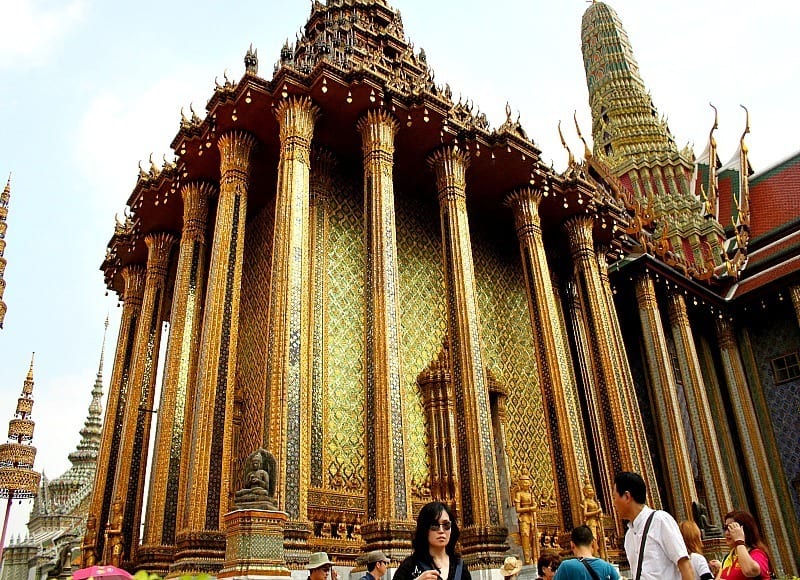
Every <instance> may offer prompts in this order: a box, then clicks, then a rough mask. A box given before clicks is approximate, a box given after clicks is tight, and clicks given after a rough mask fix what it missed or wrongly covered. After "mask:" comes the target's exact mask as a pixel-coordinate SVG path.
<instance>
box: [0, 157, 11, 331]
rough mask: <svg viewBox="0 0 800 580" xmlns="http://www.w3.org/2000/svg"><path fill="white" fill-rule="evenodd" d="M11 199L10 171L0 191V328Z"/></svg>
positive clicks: (3, 306) (4, 313)
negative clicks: (7, 220) (0, 191)
mask: <svg viewBox="0 0 800 580" xmlns="http://www.w3.org/2000/svg"><path fill="white" fill-rule="evenodd" d="M10 200H11V173H9V174H8V181H6V186H5V188H4V189H3V193H0V328H3V319H4V318H5V317H6V310H7V307H6V303H5V302H3V291H4V290H5V289H6V281H5V280H4V279H3V275H4V274H5V271H6V259H5V258H4V257H3V255H4V254H5V251H6V227H8V226H7V224H6V218H7V217H8V202H9V201H10Z"/></svg>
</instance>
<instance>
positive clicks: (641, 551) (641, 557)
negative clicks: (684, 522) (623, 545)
mask: <svg viewBox="0 0 800 580" xmlns="http://www.w3.org/2000/svg"><path fill="white" fill-rule="evenodd" d="M654 515H656V510H653V513H651V514H650V517H649V518H647V521H646V522H645V524H644V531H643V532H642V545H641V546H640V547H639V564H638V565H637V566H636V580H640V578H641V577H642V562H643V561H644V547H645V544H647V534H648V532H649V531H650V524H652V523H653V516H654Z"/></svg>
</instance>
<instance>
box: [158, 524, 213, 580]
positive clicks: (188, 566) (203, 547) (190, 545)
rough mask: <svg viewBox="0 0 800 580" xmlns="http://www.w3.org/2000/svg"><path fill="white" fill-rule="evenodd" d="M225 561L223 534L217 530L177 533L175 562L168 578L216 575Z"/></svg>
mask: <svg viewBox="0 0 800 580" xmlns="http://www.w3.org/2000/svg"><path fill="white" fill-rule="evenodd" d="M224 562H225V534H223V533H222V532H220V531H219V530H201V531H199V532H187V533H183V534H178V539H177V546H176V549H175V562H174V563H173V564H172V566H170V568H169V573H168V574H167V577H168V578H177V577H178V576H184V575H187V574H188V575H199V574H210V575H212V576H216V574H217V572H218V571H219V569H220V568H222V565H223V564H224Z"/></svg>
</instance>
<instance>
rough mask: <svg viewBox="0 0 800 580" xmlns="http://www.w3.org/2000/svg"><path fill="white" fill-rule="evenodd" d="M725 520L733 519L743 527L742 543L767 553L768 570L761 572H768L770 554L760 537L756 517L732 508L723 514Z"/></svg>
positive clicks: (770, 566) (770, 559)
mask: <svg viewBox="0 0 800 580" xmlns="http://www.w3.org/2000/svg"><path fill="white" fill-rule="evenodd" d="M725 519H726V520H733V521H734V522H736V523H737V524H739V525H741V526H742V529H744V543H745V544H746V545H747V546H749V547H752V548H758V549H759V550H761V551H762V552H764V553H765V554H766V555H767V561H768V562H769V568H770V569H769V570H762V572H767V573H769V572H770V571H771V570H772V556H771V555H770V553H769V549H768V548H767V545H766V544H765V543H764V540H763V539H762V538H761V530H760V529H759V528H758V524H757V523H756V519H755V518H754V517H753V516H752V515H751V514H750V513H749V512H745V511H741V510H733V511H731V512H728V513H727V514H725Z"/></svg>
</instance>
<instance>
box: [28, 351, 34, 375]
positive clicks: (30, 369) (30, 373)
mask: <svg viewBox="0 0 800 580" xmlns="http://www.w3.org/2000/svg"><path fill="white" fill-rule="evenodd" d="M34 356H36V351H34V352H32V353H31V366H30V368H28V378H27V380H29V381H32V380H33V357H34Z"/></svg>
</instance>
